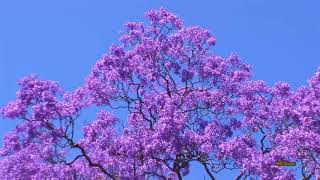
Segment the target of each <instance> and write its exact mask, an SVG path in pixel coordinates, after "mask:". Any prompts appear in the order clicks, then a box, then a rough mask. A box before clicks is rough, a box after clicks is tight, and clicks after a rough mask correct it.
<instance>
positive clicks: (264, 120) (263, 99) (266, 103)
mask: <svg viewBox="0 0 320 180" xmlns="http://www.w3.org/2000/svg"><path fill="white" fill-rule="evenodd" d="M145 17H146V18H147V20H148V21H149V22H148V23H142V22H128V23H126V24H125V25H124V26H125V30H124V31H123V32H122V34H121V37H120V40H119V43H117V44H116V45H113V46H111V47H110V49H109V51H108V52H107V53H106V54H105V55H103V57H101V59H100V60H99V61H98V62H97V63H96V64H95V65H94V67H93V68H92V70H91V72H90V74H89V75H88V76H87V78H86V79H85V80H84V83H83V84H82V85H81V86H80V87H78V88H77V89H75V90H73V91H65V90H63V89H62V87H60V86H59V85H58V83H57V82H54V81H47V80H42V79H40V78H39V77H38V76H37V75H30V76H28V77H24V78H23V79H21V80H20V81H19V82H18V84H19V86H20V90H19V91H18V92H17V95H16V99H15V100H14V101H12V102H10V103H8V105H6V106H5V107H4V108H3V109H2V110H1V114H2V116H3V117H4V118H9V119H13V120H20V121H21V123H19V125H17V127H16V128H15V129H14V130H13V131H12V132H9V133H7V134H6V136H5V138H4V144H3V147H2V148H1V150H0V155H1V156H2V159H1V160H0V176H1V177H3V178H4V179H182V178H183V176H186V175H187V174H189V172H190V171H192V168H190V163H192V162H195V163H198V164H199V165H201V166H203V169H204V170H205V173H206V174H207V175H208V176H210V177H211V178H212V179H215V176H216V174H218V173H225V171H224V170H225V169H237V170H238V171H239V174H238V176H236V177H232V178H236V179H244V178H247V177H259V178H261V179H286V180H287V179H295V178H296V177H297V171H295V170H292V169H290V168H288V167H286V166H281V162H283V163H282V165H283V164H285V162H288V163H289V162H292V163H296V166H295V168H299V171H301V172H302V176H303V177H304V178H305V179H310V178H312V177H315V176H317V175H320V169H319V168H320V156H319V154H320V71H317V72H316V74H315V75H314V76H313V77H312V78H311V79H310V80H309V84H308V85H307V86H305V87H301V88H298V89H297V90H292V89H291V88H290V85H289V84H288V83H283V82H279V83H277V84H275V85H274V86H267V85H266V83H265V82H263V81H257V80H253V79H252V78H251V72H250V66H249V65H247V64H245V63H243V62H242V61H241V60H240V58H239V57H238V56H237V55H236V54H231V55H230V56H229V57H227V58H223V57H221V56H219V55H217V54H216V53H215V51H214V46H215V44H216V38H215V37H214V36H213V35H212V34H211V33H210V32H209V31H208V30H206V29H204V28H201V27H199V26H191V27H186V26H185V25H184V24H183V21H182V19H181V18H179V17H177V16H176V15H174V14H173V13H171V12H169V11H167V10H165V9H163V8H161V9H159V10H151V11H149V12H147V13H146V14H145ZM79 63H81V62H79ZM90 107H97V108H99V109H100V111H99V112H98V113H97V114H96V118H95V119H94V120H93V121H91V122H90V123H87V124H84V123H83V121H84V119H82V116H81V115H82V114H81V113H82V112H83V111H84V110H85V109H87V108H90ZM120 110H121V112H123V111H126V112H127V118H126V119H123V118H120V117H117V115H116V113H115V112H117V111H120ZM79 126H80V127H81V129H79V128H77V127H79ZM79 134H81V135H80V138H76V135H78V136H79ZM279 162H280V164H279Z"/></svg>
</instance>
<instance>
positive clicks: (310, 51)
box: [0, 0, 320, 179]
mask: <svg viewBox="0 0 320 180" xmlns="http://www.w3.org/2000/svg"><path fill="white" fill-rule="evenodd" d="M161 6H163V7H165V8H167V9H168V10H171V11H173V12H175V13H176V14H177V15H179V16H180V17H182V18H183V19H184V22H185V24H186V25H200V26H202V27H205V28H207V29H209V30H210V31H211V32H212V33H213V34H214V35H215V36H216V38H217V45H216V47H215V52H216V53H217V54H220V55H221V56H224V57H225V56H227V55H228V54H230V53H231V52H236V53H237V54H238V55H239V56H240V57H242V59H243V60H244V61H245V62H246V63H248V64H250V65H251V66H252V72H253V77H254V79H261V80H264V81H266V82H267V83H268V84H269V85H272V84H274V83H275V82H277V81H286V82H289V83H291V84H292V86H293V87H294V88H297V87H299V86H301V85H305V84H306V82H307V79H308V78H309V77H310V76H312V74H313V73H314V72H315V70H316V69H317V67H318V66H320V58H319V55H318V54H319V52H320V11H319V8H320V1H319V0H304V1H302V0H220V1H218V0H207V1H204V0H203V1H201V0H198V1H195V0H189V1H188V0H175V1H169V0H162V1H161V0H153V1H148V0H135V1H133V0H131V1H130V0H127V1H124V0H114V1H111V0H110V1H107V0H95V1H88V0H86V1H85V0H67V1H66V0H54V1H43V0H28V1H23V0H20V1H18V0H0V92H1V93H0V106H3V105H5V104H6V103H7V102H8V101H9V100H13V99H14V98H15V91H16V90H17V85H16V81H17V80H18V79H20V78H21V77H23V76H25V75H28V74H31V73H37V74H39V75H40V77H41V78H43V79H50V80H55V81H59V82H60V84H61V85H62V87H64V88H65V89H66V90H72V89H74V88H75V87H77V86H79V85H80V84H81V83H82V81H83V78H84V77H85V76H86V75H87V74H88V72H89V71H90V69H91V67H92V65H93V64H94V63H95V62H96V61H97V60H98V59H99V57H101V55H102V54H103V53H104V52H106V50H107V49H108V47H109V46H110V45H111V44H112V43H116V42H117V40H118V37H119V32H120V30H121V29H122V24H124V23H125V22H126V21H134V20H136V21H143V20H144V19H143V18H144V17H143V16H144V12H145V11H147V10H150V9H154V8H156V9H157V8H159V7H161ZM13 127H14V123H12V122H11V121H7V120H3V121H2V122H0V139H1V140H0V142H2V138H3V135H4V134H5V133H6V132H8V131H9V130H10V129H12V128H13ZM195 177H203V174H202V173H199V172H198V170H196V172H195V173H194V174H192V175H191V176H189V179H194V178H195ZM224 178H227V179H232V178H233V176H224Z"/></svg>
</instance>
